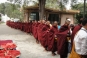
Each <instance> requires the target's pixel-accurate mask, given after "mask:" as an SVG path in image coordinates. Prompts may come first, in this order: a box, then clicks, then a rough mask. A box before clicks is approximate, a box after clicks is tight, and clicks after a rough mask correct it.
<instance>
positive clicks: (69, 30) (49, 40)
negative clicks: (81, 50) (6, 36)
mask: <svg viewBox="0 0 87 58" xmlns="http://www.w3.org/2000/svg"><path fill="white" fill-rule="evenodd" d="M81 20H82V18H81ZM70 22H71V20H70V19H66V20H65V23H64V25H62V26H61V28H60V29H58V22H57V21H54V23H53V24H51V23H50V21H45V20H39V21H29V22H26V23H24V22H11V21H7V25H8V26H10V27H11V28H15V29H19V30H21V31H24V32H27V33H30V35H33V36H34V37H35V39H36V43H38V44H39V43H40V44H41V45H42V46H43V47H44V48H45V50H46V51H51V52H52V55H56V53H55V52H57V53H58V54H59V55H60V58H67V57H68V53H69V51H71V49H70V47H69V43H71V46H72V45H73V44H72V43H73V39H74V36H75V34H76V32H77V31H78V30H80V28H81V27H82V26H81V24H78V25H77V26H75V27H74V25H70Z"/></svg>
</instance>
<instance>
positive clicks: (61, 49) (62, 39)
mask: <svg viewBox="0 0 87 58" xmlns="http://www.w3.org/2000/svg"><path fill="white" fill-rule="evenodd" d="M68 31H69V27H68V26H66V25H63V26H61V28H60V30H59V33H58V34H57V36H58V40H57V42H58V43H57V53H58V54H60V55H65V54H67V53H68V40H67V33H68Z"/></svg>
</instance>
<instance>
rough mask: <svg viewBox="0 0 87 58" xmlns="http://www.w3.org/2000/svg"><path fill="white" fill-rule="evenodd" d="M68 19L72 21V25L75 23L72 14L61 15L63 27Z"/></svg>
mask: <svg viewBox="0 0 87 58" xmlns="http://www.w3.org/2000/svg"><path fill="white" fill-rule="evenodd" d="M66 18H69V19H71V24H73V23H74V16H73V15H71V14H62V15H61V25H63V24H64V23H65V20H66Z"/></svg>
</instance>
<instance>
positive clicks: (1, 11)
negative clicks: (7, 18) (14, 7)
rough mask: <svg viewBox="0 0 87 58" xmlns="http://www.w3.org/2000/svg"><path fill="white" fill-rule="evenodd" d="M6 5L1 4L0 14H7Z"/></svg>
mask: <svg viewBox="0 0 87 58" xmlns="http://www.w3.org/2000/svg"><path fill="white" fill-rule="evenodd" d="M4 11H5V5H4V3H1V4H0V13H2V14H5V12H4Z"/></svg>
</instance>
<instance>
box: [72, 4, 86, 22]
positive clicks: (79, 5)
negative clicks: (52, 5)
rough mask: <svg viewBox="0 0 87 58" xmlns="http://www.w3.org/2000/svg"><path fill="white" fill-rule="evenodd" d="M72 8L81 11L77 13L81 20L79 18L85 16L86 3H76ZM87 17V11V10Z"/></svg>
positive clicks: (77, 17)
mask: <svg viewBox="0 0 87 58" xmlns="http://www.w3.org/2000/svg"><path fill="white" fill-rule="evenodd" d="M72 9H73V10H79V11H80V13H79V14H76V19H77V21H78V22H79V19H80V18H82V17H83V13H84V4H83V3H79V4H75V5H73V6H72ZM85 9H87V3H86V8H85ZM85 17H86V18H87V11H86V12H85Z"/></svg>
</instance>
